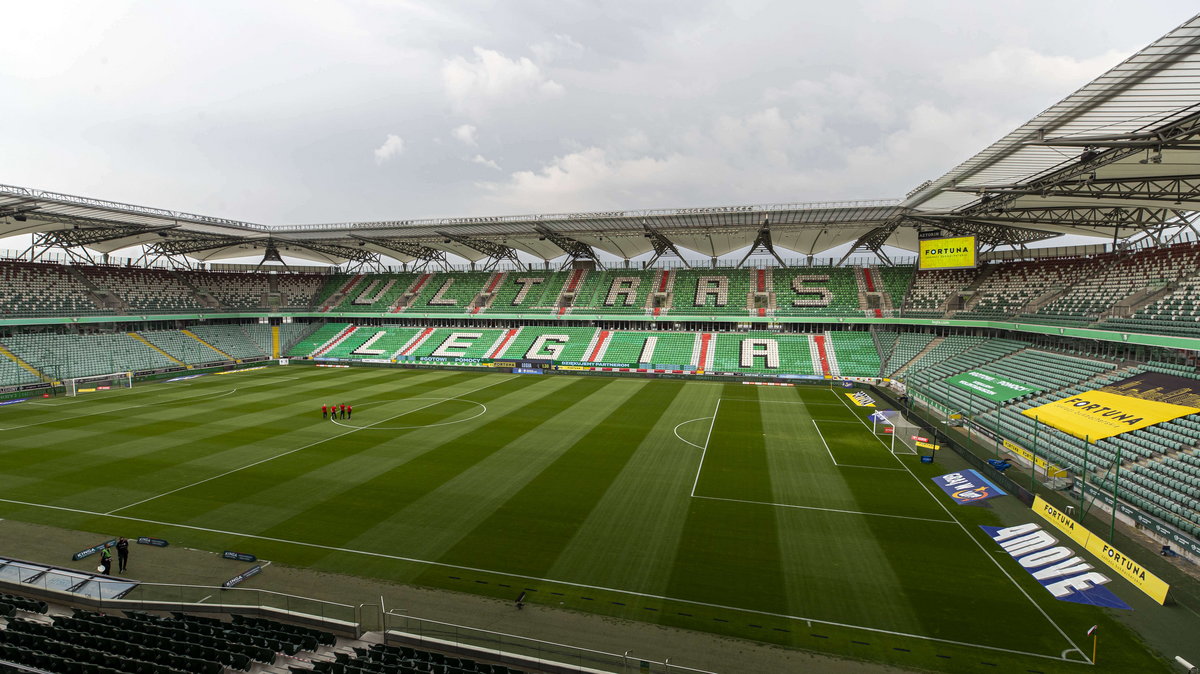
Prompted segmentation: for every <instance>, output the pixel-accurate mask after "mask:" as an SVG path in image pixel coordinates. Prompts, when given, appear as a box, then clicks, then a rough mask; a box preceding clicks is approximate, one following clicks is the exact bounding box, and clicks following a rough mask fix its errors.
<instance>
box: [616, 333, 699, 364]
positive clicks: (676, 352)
mask: <svg viewBox="0 0 1200 674" xmlns="http://www.w3.org/2000/svg"><path fill="white" fill-rule="evenodd" d="M611 335H612V336H611V337H610V338H609V339H608V341H607V342H606V344H605V347H604V350H603V352H601V353H600V354H597V357H596V358H595V359H594V360H595V361H598V362H604V363H628V364H630V365H633V366H635V367H636V366H637V364H638V363H645V364H650V365H673V366H676V367H672V368H670V369H673V370H674V369H689V368H692V367H695V365H696V363H695V362H693V361H692V358H693V352H694V351H695V347H696V334H695V333H693V332H632V331H624V330H622V331H617V332H613V333H611ZM651 340H653V341H651ZM643 355H645V356H646V357H647V360H642V359H641V358H642V356H643Z"/></svg>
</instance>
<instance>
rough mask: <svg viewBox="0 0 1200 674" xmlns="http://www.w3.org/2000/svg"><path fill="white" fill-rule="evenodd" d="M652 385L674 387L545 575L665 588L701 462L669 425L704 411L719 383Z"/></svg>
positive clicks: (637, 588) (629, 586) (662, 591)
mask: <svg viewBox="0 0 1200 674" xmlns="http://www.w3.org/2000/svg"><path fill="white" fill-rule="evenodd" d="M657 386H679V387H680V388H681V390H680V392H679V395H677V396H676V397H675V399H674V400H673V401H671V403H670V405H668V406H666V407H665V408H664V409H663V413H662V415H661V416H660V417H659V419H658V421H657V422H656V423H655V425H654V427H653V428H651V429H650V432H649V433H647V434H646V436H645V438H643V440H642V442H641V444H640V445H639V446H638V448H637V450H636V451H635V452H634V454H633V456H632V457H630V459H629V461H628V462H627V463H626V464H625V467H624V468H623V469H622V470H621V472H620V474H618V475H617V477H616V479H615V480H613V481H612V484H610V485H609V487H608V489H607V490H606V491H605V492H604V495H603V496H602V497H601V498H600V500H599V502H597V504H596V507H595V508H593V509H592V512H591V513H590V514H589V515H588V517H587V519H586V520H584V522H583V523H582V524H581V525H580V526H579V528H578V530H577V531H576V532H575V535H574V536H573V537H572V538H571V541H570V543H569V544H568V545H567V547H566V548H565V549H564V550H563V552H562V554H560V555H559V557H558V559H557V560H556V561H555V563H554V566H553V567H551V569H550V572H549V577H551V578H559V579H564V580H570V581H574V582H581V583H591V584H594V585H601V586H605V587H614V588H624V589H630V590H633V591H635V592H645V593H648V594H656V595H662V594H665V593H666V592H667V589H668V588H667V585H668V583H669V582H670V579H671V568H672V566H673V565H674V562H675V555H676V553H677V552H678V549H679V542H680V537H681V536H682V535H683V528H684V522H685V521H686V519H687V513H688V506H689V505H690V502H691V498H690V497H689V496H688V494H689V492H690V491H691V487H692V480H693V476H694V475H695V471H696V466H697V465H698V464H699V462H700V450H699V449H697V448H695V447H693V446H691V445H688V444H686V443H684V442H682V441H680V440H679V438H677V437H675V435H674V433H673V432H672V430H673V429H674V427H675V426H676V425H677V424H678V423H680V422H681V421H687V420H689V419H695V418H698V417H701V416H704V415H707V414H711V413H712V410H713V408H714V407H715V406H716V404H717V398H718V396H719V395H720V392H721V387H719V386H714V385H712V384H708V383H697V382H686V383H676V382H662V383H659V384H657ZM696 425H701V424H699V422H697V424H696ZM707 428H708V426H707V424H704V429H705V430H706V431H707ZM703 440H704V439H703V437H701V438H700V441H699V442H700V443H703Z"/></svg>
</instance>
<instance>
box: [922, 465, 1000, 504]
mask: <svg viewBox="0 0 1200 674" xmlns="http://www.w3.org/2000/svg"><path fill="white" fill-rule="evenodd" d="M931 479H932V480H933V483H934V484H936V485H937V486H939V487H941V488H942V491H944V492H946V494H947V495H949V496H950V498H952V499H954V502H955V503H957V504H958V505H968V504H971V503H981V502H983V501H986V500H988V499H990V498H995V497H997V496H1005V495H1006V494H1007V492H1005V491H1004V490H1003V489H1001V488H1000V487H997V486H996V485H994V484H992V483H991V481H989V480H988V479H987V478H986V477H984V476H982V475H980V474H979V473H977V472H975V471H974V470H973V469H970V468H968V469H967V470H960V471H958V472H957V473H947V474H945V475H938V476H937V477H935V478H931Z"/></svg>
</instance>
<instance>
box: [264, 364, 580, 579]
mask: <svg viewBox="0 0 1200 674" xmlns="http://www.w3.org/2000/svg"><path fill="white" fill-rule="evenodd" d="M514 385H517V386H519V387H520V388H517V389H516V390H505V389H504V388H503V387H501V386H496V387H493V388H490V389H488V390H487V393H488V394H489V395H488V396H487V398H488V399H487V404H488V407H489V409H490V410H492V411H491V413H490V414H489V415H488V417H487V420H486V421H485V420H482V419H481V420H479V421H477V422H475V423H473V424H463V425H461V426H455V427H446V428H447V430H445V431H443V432H442V437H440V438H438V439H431V440H429V441H427V442H419V441H418V442H407V441H406V438H403V437H386V435H387V434H384V433H381V434H380V435H381V436H384V437H385V441H384V442H382V443H380V444H379V445H377V446H376V447H374V448H372V449H371V450H370V451H368V452H364V453H359V454H356V455H355V456H354V457H349V458H347V459H344V460H341V461H339V462H338V463H337V464H331V465H329V466H328V467H326V468H325V469H323V470H321V472H320V473H319V474H316V475H313V474H310V475H309V476H307V477H303V478H299V479H303V480H305V482H304V484H305V485H306V489H305V490H304V495H303V496H302V497H301V498H300V499H298V500H297V501H295V502H294V503H293V505H294V506H295V507H296V508H297V509H298V510H299V511H298V512H296V513H295V514H294V515H292V516H291V517H290V518H288V519H287V520H284V521H281V522H279V523H278V524H275V525H273V526H271V527H270V528H268V529H266V530H265V531H263V532H262V533H263V534H264V535H268V536H272V537H278V538H295V537H297V536H300V537H304V538H305V539H306V540H314V541H318V542H320V543H322V544H325V545H336V546H339V547H364V548H365V549H386V550H388V551H389V552H391V553H394V554H403V555H405V556H418V557H420V556H424V555H427V554H430V551H429V550H428V549H427V548H425V547H424V546H423V545H422V543H423V542H424V541H425V540H427V539H426V537H425V536H423V534H424V533H425V531H423V530H428V529H433V530H434V531H435V532H445V530H446V529H447V527H451V528H457V529H458V530H459V531H466V530H467V527H468V526H469V524H470V522H468V523H464V522H461V521H460V522H458V524H457V527H453V525H452V524H450V523H447V522H430V521H429V520H428V518H419V517H414V516H413V515H412V514H411V513H409V512H407V509H408V508H409V507H410V506H411V505H412V504H413V503H415V502H418V501H421V500H423V499H426V498H427V497H428V496H429V495H430V494H431V493H433V492H436V491H438V490H439V489H441V488H442V487H443V486H444V485H446V484H447V483H449V482H451V481H452V480H455V479H456V478H458V477H459V476H461V475H462V474H463V473H464V472H466V471H469V470H473V469H474V468H475V467H476V466H477V465H479V464H480V462H482V461H485V460H486V459H487V458H488V457H490V456H491V455H492V454H494V453H496V452H500V451H502V450H503V448H504V447H505V446H507V445H508V444H509V443H511V442H513V441H515V440H516V439H518V438H520V437H521V436H522V435H524V434H525V433H527V432H529V431H531V430H533V429H535V428H537V427H538V426H539V425H540V424H541V423H543V422H544V421H545V420H546V419H547V417H550V416H553V415H555V414H557V413H559V412H561V411H562V410H565V409H566V408H568V407H570V406H571V405H572V404H573V403H574V402H575V401H577V400H579V399H580V398H582V397H586V396H587V395H589V394H590V393H592V392H594V391H595V390H597V389H599V388H601V387H602V386H603V382H602V381H596V380H568V379H565V378H564V379H557V378H554V379H552V378H546V379H543V380H538V379H534V378H525V379H523V380H521V381H520V382H514ZM472 397H473V398H474V397H479V398H482V397H483V396H472ZM529 409H534V410H536V413H533V414H530V413H527V412H526V410H529ZM457 429H462V430H457ZM413 440H415V438H414V439H413ZM364 462H365V463H367V464H369V465H364ZM489 472H490V473H491V475H490V479H491V480H492V481H493V483H496V482H503V481H504V480H507V479H510V478H511V476H510V475H506V474H504V473H502V472H492V471H489ZM455 491H456V492H457V493H456V497H455V499H454V500H455V501H463V500H464V499H463V498H462V495H463V494H465V493H477V492H474V491H473V490H472V491H471V492H467V491H465V490H455ZM465 500H467V501H471V502H472V503H471V505H477V503H478V502H479V501H481V500H484V499H480V498H473V499H465ZM454 505H455V504H454V503H449V504H441V505H440V506H439V507H438V508H437V509H436V511H435V512H437V513H439V514H442V515H444V514H446V512H445V511H446V508H447V507H453V506H454ZM472 521H474V520H472ZM393 522H394V524H395V526H394V525H393ZM385 531H386V533H385ZM299 552H300V553H301V555H302V557H301V559H300V560H296V559H295V558H294V556H295V553H292V552H289V561H291V562H293V563H297V561H299V562H301V563H305V564H314V565H315V564H317V563H318V562H319V560H320V559H321V558H322V557H325V556H326V555H325V554H324V553H323V552H322V551H320V550H305V551H299ZM335 557H336V555H335ZM332 566H334V567H336V566H337V564H336V563H334V564H332ZM389 576H391V577H395V575H394V574H389Z"/></svg>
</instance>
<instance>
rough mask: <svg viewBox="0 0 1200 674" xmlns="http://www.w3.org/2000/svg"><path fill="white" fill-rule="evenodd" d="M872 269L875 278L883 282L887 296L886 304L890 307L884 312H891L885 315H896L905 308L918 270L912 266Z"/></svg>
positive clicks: (885, 308)
mask: <svg viewBox="0 0 1200 674" xmlns="http://www.w3.org/2000/svg"><path fill="white" fill-rule="evenodd" d="M871 269H873V270H874V271H875V277H876V278H878V279H880V280H881V284H882V286H883V292H884V294H885V295H886V296H887V299H886V302H887V304H888V305H890V306H887V307H884V311H885V312H889V313H887V314H885V315H896V314H897V313H898V312H899V310H900V309H901V307H903V306H904V299H905V297H907V296H908V289H909V287H910V286H911V285H912V283H913V275H914V272H915V271H916V268H915V267H913V266H912V265H897V266H891V267H871Z"/></svg>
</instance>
